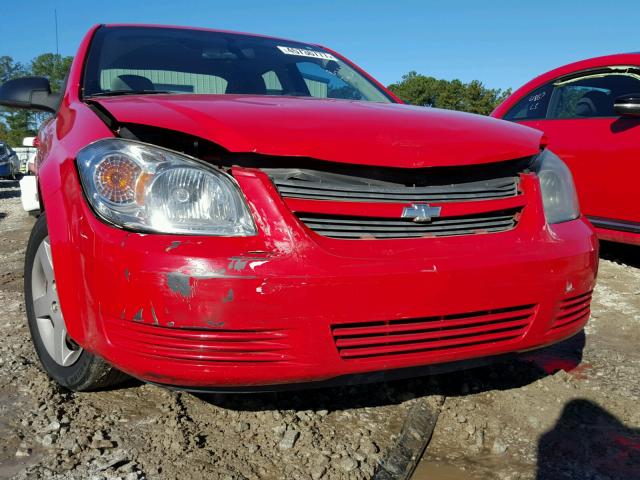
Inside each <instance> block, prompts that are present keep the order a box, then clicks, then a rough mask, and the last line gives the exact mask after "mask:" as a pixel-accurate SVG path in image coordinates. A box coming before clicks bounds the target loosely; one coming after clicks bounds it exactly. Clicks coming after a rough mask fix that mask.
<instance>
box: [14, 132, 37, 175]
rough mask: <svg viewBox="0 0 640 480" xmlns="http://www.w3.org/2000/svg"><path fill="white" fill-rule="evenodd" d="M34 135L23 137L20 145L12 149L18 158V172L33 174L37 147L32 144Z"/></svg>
mask: <svg viewBox="0 0 640 480" xmlns="http://www.w3.org/2000/svg"><path fill="white" fill-rule="evenodd" d="M35 139H36V137H24V139H23V140H22V146H21V147H15V148H14V149H13V151H14V152H16V155H17V156H18V159H19V160H20V173H21V174H23V175H33V173H34V169H33V166H34V162H35V159H36V153H37V152H38V149H37V148H36V147H35V146H34V142H35Z"/></svg>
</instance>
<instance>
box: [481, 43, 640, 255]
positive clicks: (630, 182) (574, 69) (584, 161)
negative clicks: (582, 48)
mask: <svg viewBox="0 0 640 480" xmlns="http://www.w3.org/2000/svg"><path fill="white" fill-rule="evenodd" d="M616 65H617V66H620V65H624V66H635V67H636V68H638V67H640V54H622V55H609V56H606V57H598V58H592V59H589V60H584V61H581V62H576V63H572V64H570V65H565V66H563V67H560V68H557V69H555V70H552V71H550V72H547V73H545V74H544V75H541V76H539V77H536V78H535V79H533V80H531V81H530V82H529V83H527V84H526V85H524V86H523V87H521V88H519V89H518V90H516V91H515V92H514V93H513V94H512V95H511V96H510V97H509V98H507V99H506V100H505V101H504V102H503V103H502V104H500V105H499V106H498V107H497V108H496V109H495V111H494V112H493V113H492V114H491V115H492V116H493V117H496V118H504V117H505V115H506V114H507V113H508V112H509V111H510V110H511V108H512V107H513V106H514V105H515V104H516V103H517V102H518V101H520V100H521V99H522V98H524V97H526V96H527V95H529V94H530V93H531V92H533V91H534V90H536V89H538V88H540V87H542V86H543V85H545V84H548V83H550V82H553V81H554V80H557V79H559V78H562V77H564V76H566V75H570V74H574V73H578V72H584V71H589V70H593V69H598V68H603V67H611V66H616ZM629 93H636V92H629ZM517 123H519V124H522V125H526V126H529V127H533V128H536V129H538V130H541V131H543V132H544V134H545V138H546V139H547V140H548V147H549V148H550V149H551V150H552V151H553V152H554V153H556V154H557V155H559V156H560V157H561V158H562V159H563V160H564V161H565V162H566V163H567V165H568V166H569V167H570V168H571V171H572V173H573V176H574V180H575V183H576V187H577V190H578V196H579V198H580V206H581V208H582V212H583V213H584V214H585V215H587V216H588V217H597V218H600V219H608V220H616V221H621V222H625V223H631V224H632V225H635V229H637V230H636V231H635V232H632V231H625V230H624V229H620V228H616V229H612V228H608V227H606V228H605V227H604V226H603V225H598V224H596V226H597V227H599V228H596V233H597V234H598V237H599V238H601V239H603V240H610V241H614V242H623V243H630V244H636V245H640V233H639V232H640V207H638V205H640V188H638V182H637V178H636V176H637V175H636V173H637V172H638V157H639V155H640V120H637V119H631V118H621V117H618V116H615V117H600V118H573V119H549V120H547V119H541V120H529V121H518V122H517ZM595 222H597V219H594V223H595Z"/></svg>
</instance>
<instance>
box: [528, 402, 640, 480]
mask: <svg viewBox="0 0 640 480" xmlns="http://www.w3.org/2000/svg"><path fill="white" fill-rule="evenodd" d="M559 478H567V479H598V480H600V479H602V480H605V479H606V480H632V479H639V478H640V429H631V428H629V427H627V426H626V425H625V424H624V423H622V422H621V421H620V420H618V419H617V418H616V417H615V416H613V415H611V414H610V413H609V412H608V411H607V410H605V409H604V408H602V407H600V406H599V405H597V404H595V403H593V402H591V401H589V400H584V399H577V400H572V401H571V402H569V403H567V405H566V406H565V408H564V410H563V411H562V415H561V416H560V418H559V420H558V421H557V423H556V424H555V426H554V427H553V429H552V430H550V431H549V432H547V433H545V434H544V435H543V436H542V437H541V438H540V441H539V443H538V472H537V477H536V479H537V480H557V479H559Z"/></svg>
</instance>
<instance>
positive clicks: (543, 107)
mask: <svg viewBox="0 0 640 480" xmlns="http://www.w3.org/2000/svg"><path fill="white" fill-rule="evenodd" d="M552 91H553V84H552V83H548V84H547V85H544V86H543V87H540V88H538V89H537V90H534V91H533V92H531V93H529V94H528V95H526V96H525V97H523V98H522V99H521V100H520V101H519V102H518V103H516V104H515V105H514V106H513V107H511V110H509V111H508V112H507V114H506V115H505V116H504V119H505V120H516V121H517V120H539V119H541V118H545V117H546V116H547V107H548V106H549V100H550V99H551V92H552Z"/></svg>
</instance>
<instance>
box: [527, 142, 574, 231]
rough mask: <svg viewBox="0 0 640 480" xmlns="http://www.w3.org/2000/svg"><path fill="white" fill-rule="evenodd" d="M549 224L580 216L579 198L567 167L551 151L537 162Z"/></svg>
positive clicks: (536, 166)
mask: <svg viewBox="0 0 640 480" xmlns="http://www.w3.org/2000/svg"><path fill="white" fill-rule="evenodd" d="M534 168H535V171H536V173H537V174H538V178H539V179H540V191H541V193H542V203H543V205H544V213H545V217H546V219H547V223H550V224H553V223H562V222H568V221H570V220H575V219H576V218H578V217H579V216H580V206H579V204H578V196H577V195H576V188H575V185H574V183H573V177H572V175H571V172H570V171H569V168H568V167H567V165H566V164H565V163H564V162H563V161H562V160H561V159H560V157H558V156H557V155H556V154H555V153H553V152H552V151H550V150H544V151H543V152H542V153H540V155H538V157H537V158H536V160H535V167H534Z"/></svg>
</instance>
